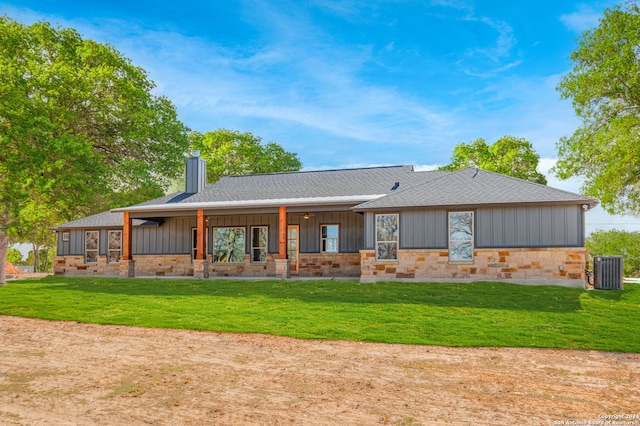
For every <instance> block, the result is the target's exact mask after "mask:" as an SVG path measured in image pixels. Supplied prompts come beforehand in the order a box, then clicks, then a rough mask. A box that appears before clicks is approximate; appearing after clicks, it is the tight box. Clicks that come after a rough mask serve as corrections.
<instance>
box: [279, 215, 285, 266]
mask: <svg viewBox="0 0 640 426" xmlns="http://www.w3.org/2000/svg"><path fill="white" fill-rule="evenodd" d="M279 230H280V234H279V236H280V239H279V243H280V244H279V251H278V259H286V258H287V208H286V207H285V206H280V223H279Z"/></svg>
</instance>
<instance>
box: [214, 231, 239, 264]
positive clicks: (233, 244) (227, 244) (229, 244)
mask: <svg viewBox="0 0 640 426" xmlns="http://www.w3.org/2000/svg"><path fill="white" fill-rule="evenodd" d="M244 247H245V244H244V228H215V229H214V230H213V261H214V262H225V263H242V262H244Z"/></svg>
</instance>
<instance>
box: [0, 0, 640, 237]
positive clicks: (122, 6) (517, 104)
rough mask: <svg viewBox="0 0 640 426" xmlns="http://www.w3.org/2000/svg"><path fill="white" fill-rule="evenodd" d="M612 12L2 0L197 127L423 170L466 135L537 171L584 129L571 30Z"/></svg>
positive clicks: (603, 218)
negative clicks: (78, 38)
mask: <svg viewBox="0 0 640 426" xmlns="http://www.w3.org/2000/svg"><path fill="white" fill-rule="evenodd" d="M616 3H617V2H613V1H598V0H596V1H589V2H582V1H573V0H562V1H557V0H555V1H548V0H539V1H537V2H504V1H498V0H487V1H482V0H477V1H471V0H424V1H375V0H362V1H360V0H353V1H345V0H341V1H338V0H309V1H253V0H251V1H224V0H222V1H205V0H198V1H184V2H159V1H155V2H151V1H131V0H128V1H119V0H110V1H101V0H92V1H77V2H76V1H66V2H65V1H54V0H39V1H36V0H20V1H12V0H10V1H3V0H0V11H1V12H0V13H4V14H6V15H8V16H9V17H11V18H13V19H15V20H17V21H19V22H22V23H25V24H30V23H32V22H35V21H38V20H47V21H50V22H52V23H57V24H59V25H60V26H63V27H73V28H75V29H77V30H78V31H79V32H80V33H81V34H82V35H83V36H84V37H86V38H91V39H94V40H96V41H99V42H108V43H110V44H112V45H113V46H114V47H115V48H116V49H117V50H119V51H120V52H122V53H123V54H124V55H125V56H127V57H129V58H130V59H131V60H132V62H133V63H134V64H136V65H139V66H141V67H142V68H144V69H145V70H147V72H148V73H149V76H150V78H151V79H152V80H153V81H155V83H156V84H157V89H156V93H157V94H161V95H166V96H167V97H168V98H169V99H171V100H172V102H173V103H174V104H175V105H176V107H177V109H178V113H179V117H180V119H181V120H182V121H183V122H184V123H185V124H186V125H187V126H189V127H190V128H191V129H193V130H198V131H201V132H206V131H210V130H215V129H218V128H228V129H233V130H239V131H242V132H252V133H254V134H255V135H257V136H260V137H262V139H263V141H265V142H268V141H274V142H277V143H279V144H281V145H282V146H283V147H284V148H285V149H287V150H288V151H293V152H296V153H297V154H298V155H299V157H300V159H301V160H302V162H303V164H304V167H305V168H306V169H319V168H343V167H360V166H373V165H390V164H413V165H415V166H416V167H418V168H420V169H429V168H432V167H434V166H436V165H439V164H446V163H447V162H448V161H449V159H450V156H451V153H452V150H453V148H454V146H455V145H456V144H458V143H460V142H470V141H472V140H474V139H476V138H484V139H485V140H487V141H488V142H490V143H492V142H494V141H495V140H497V139H498V138H500V137H501V136H503V135H513V136H517V137H523V138H526V139H527V140H529V141H531V142H532V143H533V145H534V147H535V149H536V151H537V152H538V153H539V154H540V156H541V157H542V161H541V165H540V171H542V172H543V173H546V172H547V171H548V169H549V168H550V167H551V166H552V165H553V163H554V160H555V158H556V156H557V153H556V148H555V144H556V142H557V141H558V139H559V138H560V137H562V136H564V135H569V134H571V133H572V132H573V131H574V130H575V129H576V128H577V127H578V126H579V124H580V122H579V120H578V119H577V118H576V116H575V114H574V112H573V109H572V106H571V103H570V101H561V100H560V97H559V95H558V92H557V91H556V89H555V87H556V85H557V83H558V81H559V79H560V77H561V76H562V75H563V74H565V73H567V72H568V71H569V70H570V69H571V62H570V60H569V55H570V52H571V50H572V49H574V47H575V46H576V40H577V39H578V37H579V36H580V34H581V33H582V32H583V31H585V30H587V29H589V28H592V27H594V26H596V25H597V24H598V19H599V18H600V17H601V16H602V11H603V10H604V9H605V8H607V7H612V6H613V5H615V4H616ZM549 182H550V184H551V185H552V186H556V187H560V188H563V189H567V190H571V191H575V192H577V191H579V187H580V182H579V181H578V180H575V179H574V180H571V181H568V182H560V181H558V180H556V179H555V178H553V177H551V178H550V179H549ZM587 217H588V223H589V225H588V230H592V229H595V228H602V229H609V228H612V227H617V228H618V229H630V230H636V229H640V219H639V218H630V217H619V216H618V217H613V216H609V215H606V214H605V213H604V212H603V211H602V210H601V209H600V208H597V209H596V210H594V211H592V212H590V213H589V214H588V216H587Z"/></svg>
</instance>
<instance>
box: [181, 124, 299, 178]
mask: <svg viewBox="0 0 640 426" xmlns="http://www.w3.org/2000/svg"><path fill="white" fill-rule="evenodd" d="M189 138H190V140H191V148H192V149H194V150H199V151H200V155H201V156H202V158H204V159H205V160H207V182H208V183H214V182H216V181H217V180H218V179H220V178H221V177H222V176H238V175H248V174H254V173H275V172H295V171H298V170H300V169H301V168H302V163H301V162H300V160H299V159H298V156H297V154H295V153H291V152H287V151H285V150H284V148H282V146H280V145H278V144H277V143H275V142H269V143H267V144H266V145H262V144H261V141H262V139H261V138H260V137H258V136H254V135H253V134H252V133H248V132H247V133H240V132H238V131H235V130H227V129H218V130H216V131H214V132H207V133H204V134H202V133H198V132H192V133H190V135H189Z"/></svg>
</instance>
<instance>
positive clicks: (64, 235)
mask: <svg viewBox="0 0 640 426" xmlns="http://www.w3.org/2000/svg"><path fill="white" fill-rule="evenodd" d="M62 242H63V243H68V242H69V231H62Z"/></svg>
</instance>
